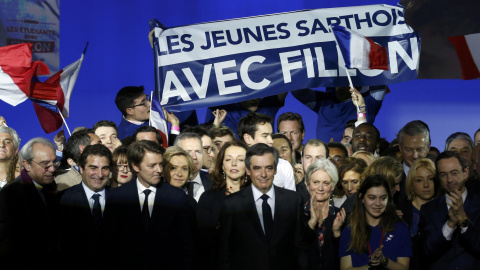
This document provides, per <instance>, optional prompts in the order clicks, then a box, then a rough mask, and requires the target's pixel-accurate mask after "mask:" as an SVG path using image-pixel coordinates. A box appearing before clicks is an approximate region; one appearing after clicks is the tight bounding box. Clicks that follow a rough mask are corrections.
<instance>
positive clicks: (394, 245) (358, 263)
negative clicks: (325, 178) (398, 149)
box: [339, 174, 412, 270]
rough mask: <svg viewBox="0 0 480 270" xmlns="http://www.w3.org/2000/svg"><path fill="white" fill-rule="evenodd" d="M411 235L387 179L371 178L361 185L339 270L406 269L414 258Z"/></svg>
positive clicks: (343, 242) (344, 236)
mask: <svg viewBox="0 0 480 270" xmlns="http://www.w3.org/2000/svg"><path fill="white" fill-rule="evenodd" d="M408 236H409V233H408V227H407V225H406V224H405V223H403V222H402V221H401V220H400V218H399V217H398V216H397V214H396V212H395V205H394V204H393V199H392V194H391V192H390V186H389V184H388V182H387V180H386V179H385V177H384V176H382V175H376V174H374V175H370V176H368V177H367V178H366V179H365V180H364V181H363V182H362V184H361V185H360V188H359V190H358V196H357V200H356V202H355V206H354V208H353V212H352V213H351V215H350V220H349V225H348V226H347V227H346V228H345V229H344V230H343V231H342V235H341V237H340V249H339V256H340V269H342V270H347V269H390V270H396V269H402V270H406V269H408V267H409V263H410V257H411V256H412V246H411V242H410V237H408Z"/></svg>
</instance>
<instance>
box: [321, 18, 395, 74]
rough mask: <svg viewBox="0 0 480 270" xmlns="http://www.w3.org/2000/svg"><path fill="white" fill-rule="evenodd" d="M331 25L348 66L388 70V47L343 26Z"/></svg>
mask: <svg viewBox="0 0 480 270" xmlns="http://www.w3.org/2000/svg"><path fill="white" fill-rule="evenodd" d="M330 27H331V28H332V32H333V34H334V36H335V39H336V41H337V45H338V47H339V48H340V51H341V52H342V55H343V59H344V61H345V66H346V67H347V68H358V69H382V70H388V54H387V48H385V47H382V46H380V45H379V44H377V43H375V42H373V40H371V39H369V38H368V37H365V36H363V35H361V34H359V33H356V32H354V31H352V30H350V29H347V28H345V27H343V26H340V25H335V24H333V25H331V26H330Z"/></svg>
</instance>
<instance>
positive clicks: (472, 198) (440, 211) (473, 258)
mask: <svg viewBox="0 0 480 270" xmlns="http://www.w3.org/2000/svg"><path fill="white" fill-rule="evenodd" d="M463 207H464V210H465V213H466V215H467V217H468V218H469V219H470V221H471V223H472V224H470V225H469V226H468V229H467V230H466V232H464V233H461V232H460V228H457V229H456V230H455V232H454V233H453V236H452V240H450V241H447V240H446V239H445V237H444V236H443V234H442V227H443V225H444V224H445V222H446V221H447V220H448V209H447V204H446V198H445V196H440V197H439V198H436V199H434V200H433V201H430V202H428V203H426V204H424V205H422V208H421V209H420V224H419V230H420V235H421V237H422V240H423V247H424V249H425V253H426V254H427V256H429V257H430V258H429V259H430V260H431V263H430V269H478V266H479V265H480V241H479V239H480V196H479V195H478V194H476V193H475V192H473V191H470V190H469V191H468V194H467V197H466V199H465V202H464V205H463Z"/></svg>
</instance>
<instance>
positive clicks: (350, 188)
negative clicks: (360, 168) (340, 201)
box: [342, 171, 360, 197]
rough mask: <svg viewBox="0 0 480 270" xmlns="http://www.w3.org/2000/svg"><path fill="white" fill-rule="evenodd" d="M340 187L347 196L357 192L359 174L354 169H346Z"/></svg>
mask: <svg viewBox="0 0 480 270" xmlns="http://www.w3.org/2000/svg"><path fill="white" fill-rule="evenodd" d="M342 187H343V190H344V191H345V195H347V197H350V196H352V195H353V194H355V193H357V191H358V188H359V187H360V174H359V173H357V172H355V171H347V172H346V173H345V174H344V175H343V180H342Z"/></svg>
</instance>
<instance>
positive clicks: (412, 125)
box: [397, 120, 431, 145]
mask: <svg viewBox="0 0 480 270" xmlns="http://www.w3.org/2000/svg"><path fill="white" fill-rule="evenodd" d="M405 134H406V135H408V136H415V135H419V134H423V135H424V136H425V138H426V139H427V140H428V142H429V143H430V142H431V139H430V129H429V128H428V125H427V124H426V123H425V122H423V121H420V120H415V121H411V122H408V123H407V124H406V125H405V126H404V127H403V128H402V129H400V131H399V132H398V134H397V139H398V144H400V145H403V137H404V136H405Z"/></svg>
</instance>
